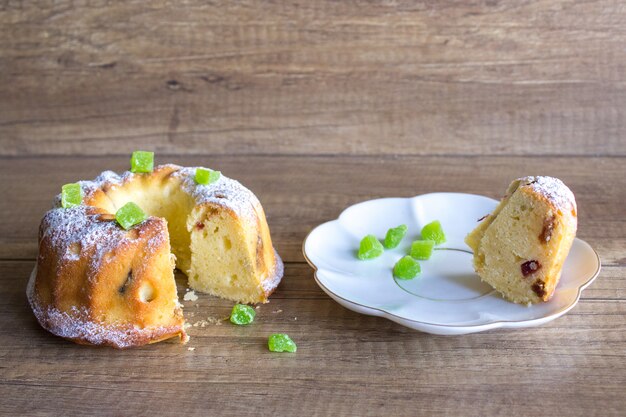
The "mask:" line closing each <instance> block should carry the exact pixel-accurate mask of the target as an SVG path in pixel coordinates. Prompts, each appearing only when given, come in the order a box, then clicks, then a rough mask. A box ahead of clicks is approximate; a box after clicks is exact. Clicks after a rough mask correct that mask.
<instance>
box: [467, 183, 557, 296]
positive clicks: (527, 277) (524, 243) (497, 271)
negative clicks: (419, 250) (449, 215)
mask: <svg viewBox="0 0 626 417" xmlns="http://www.w3.org/2000/svg"><path fill="white" fill-rule="evenodd" d="M519 185H520V183H519V182H514V183H513V184H511V186H510V188H509V190H508V191H507V196H506V197H505V198H504V199H503V200H502V201H501V202H500V204H499V205H498V206H497V208H496V209H495V211H494V212H493V213H492V214H490V215H489V216H488V217H487V218H486V219H485V220H484V221H483V222H482V223H481V224H480V225H479V226H478V227H477V228H476V229H475V230H474V231H472V232H471V233H470V234H469V235H468V236H467V238H466V240H465V241H466V243H467V244H468V245H469V246H470V247H471V248H472V250H473V251H474V267H475V269H476V271H477V272H478V274H479V275H480V277H481V279H482V280H483V281H485V282H487V283H488V284H490V285H491V286H492V287H494V288H495V289H496V290H498V291H499V292H500V293H502V294H503V295H504V296H505V297H506V298H507V299H509V300H511V301H514V302H516V303H523V304H526V303H536V302H539V301H542V300H545V299H546V298H545V295H546V294H551V293H552V290H553V288H550V286H554V285H556V283H557V281H558V275H559V274H560V270H561V266H562V265H561V264H557V262H558V260H559V259H562V258H564V256H559V255H561V254H560V253H557V252H558V251H560V250H569V246H568V245H561V239H563V236H564V233H562V225H561V224H560V222H559V220H558V217H557V216H555V213H554V212H553V210H554V208H553V206H552V205H551V204H550V203H549V202H548V201H546V200H542V199H537V198H535V197H534V196H533V195H531V193H530V192H529V191H528V190H527V189H525V187H520V186H519ZM546 227H548V228H549V230H550V233H551V237H552V238H551V239H548V240H547V241H546V240H545V239H543V241H542V240H541V238H540V237H541V236H543V235H544V234H545V230H546ZM535 269H536V270H535ZM555 275H556V276H555Z"/></svg>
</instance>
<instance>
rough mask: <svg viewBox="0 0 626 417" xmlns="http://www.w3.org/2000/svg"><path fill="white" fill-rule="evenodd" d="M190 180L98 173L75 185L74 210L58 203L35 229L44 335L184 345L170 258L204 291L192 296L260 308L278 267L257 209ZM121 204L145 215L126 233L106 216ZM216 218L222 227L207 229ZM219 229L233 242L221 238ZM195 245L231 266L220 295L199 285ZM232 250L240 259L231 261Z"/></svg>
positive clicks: (170, 169)
mask: <svg viewBox="0 0 626 417" xmlns="http://www.w3.org/2000/svg"><path fill="white" fill-rule="evenodd" d="M194 172H195V168H183V167H180V166H177V165H172V164H168V165H160V166H157V167H155V169H154V171H153V172H151V173H146V174H134V173H131V172H125V173H123V174H122V175H117V174H115V173H113V172H111V171H105V172H103V173H102V174H101V175H99V176H98V177H97V178H96V179H95V180H93V181H80V182H79V184H80V185H81V190H82V193H83V203H82V204H81V205H79V206H77V207H73V208H61V207H60V197H59V196H57V198H56V200H55V208H53V209H52V210H50V211H49V212H47V213H46V214H45V215H44V217H43V219H42V222H41V225H40V230H39V255H38V260H37V266H36V268H35V270H34V271H33V274H32V276H31V278H30V280H29V284H28V287H27V296H28V300H29V303H30V305H31V307H32V310H33V312H34V314H35V316H36V318H37V320H38V321H39V323H40V324H41V325H42V327H44V328H45V329H47V330H49V331H50V332H52V333H54V334H56V335H58V336H61V337H64V338H66V339H70V340H73V341H75V342H77V343H81V344H93V345H107V346H113V347H117V348H126V347H133V346H141V345H144V344H147V343H155V342H158V341H161V340H165V339H169V338H172V337H179V339H180V340H181V341H182V342H186V340H187V339H188V336H187V335H186V333H185V330H184V318H183V313H182V306H181V305H180V304H179V303H178V297H177V292H176V283H175V281H174V277H173V268H174V260H175V259H176V258H178V261H177V262H176V267H178V268H179V269H181V270H182V271H183V272H185V273H186V274H187V275H188V276H189V278H190V282H189V286H190V287H192V288H194V284H196V285H198V282H199V283H204V285H205V287H202V288H199V289H198V290H199V291H203V289H207V288H208V289H209V290H207V291H204V292H209V293H212V294H215V295H218V296H222V297H226V298H230V299H234V300H239V299H241V300H242V301H244V302H266V301H267V297H268V296H269V295H270V294H271V293H272V292H273V291H274V290H275V289H276V287H277V286H278V284H279V283H280V280H281V278H282V276H283V273H284V267H283V263H282V260H281V259H280V256H279V255H278V253H277V252H276V251H275V250H274V248H273V245H272V242H271V237H270V235H269V228H268V227H267V222H266V220H265V214H264V212H263V209H262V207H261V204H260V202H259V201H258V199H257V198H256V196H254V194H253V193H252V192H251V191H249V190H248V189H247V188H245V187H243V186H242V185H241V184H239V183H238V182H237V181H234V180H232V179H230V178H227V177H224V176H221V177H220V179H219V180H218V181H217V182H215V183H213V184H210V185H198V184H196V183H195V180H194ZM128 201H133V202H136V203H137V204H138V205H140V206H141V207H142V208H143V209H144V211H146V212H147V213H148V214H152V215H151V216H149V217H148V219H147V220H145V221H144V222H142V223H140V224H138V225H136V226H134V227H133V228H131V229H130V230H124V229H122V228H121V227H119V226H118V225H117V224H116V222H115V215H114V213H115V212H116V210H117V209H118V208H119V207H121V206H122V205H124V204H125V203H126V202H128ZM212 216H213V218H211V217H212ZM216 216H217V217H216ZM218 218H219V219H218ZM216 220H220V221H221V223H217V225H216V224H213V223H211V221H213V222H215V221H216ZM208 225H211V226H212V227H213V226H214V227H215V235H216V237H213V236H207V235H208V233H207V230H208ZM205 226H207V229H205ZM220 227H221V228H222V229H225V230H226V231H227V232H230V233H233V234H232V235H229V234H228V233H226V234H224V233H225V232H221V234H219V233H218V230H219V229H220ZM203 229H204V230H203ZM218 237H221V238H223V243H219V242H221V240H219V239H218ZM170 240H171V242H172V245H171V246H170ZM196 241H197V242H201V243H202V242H206V241H210V243H211V242H212V243H211V245H213V246H212V248H213V251H214V254H215V253H216V254H217V256H214V257H213V258H212V260H209V262H213V263H215V265H217V266H216V267H215V268H217V269H219V265H220V262H222V261H221V259H230V258H232V259H231V260H232V262H231V263H230V264H224V262H222V263H223V264H224V265H222V269H225V270H226V271H228V270H229V268H230V270H231V272H229V273H230V274H232V275H231V276H229V278H228V279H227V280H226V281H225V285H226V287H224V286H223V287H220V286H219V285H218V286H216V287H215V290H214V291H212V290H211V289H212V288H213V287H211V284H207V279H211V278H212V277H211V276H202V274H203V273H205V271H206V269H207V260H206V256H204V255H203V253H202V251H200V250H197V251H195V252H194V242H196ZM216 245H217V246H216ZM220 245H221V246H220ZM205 246H206V244H205ZM202 248H203V247H201V248H200V249H202ZM216 251H217V252H216ZM172 252H173V254H172ZM231 252H232V253H234V252H236V254H237V255H238V256H239V257H236V256H233V255H231V256H230V258H229V253H231ZM203 262H204V263H203ZM197 265H200V266H197ZM239 266H240V267H241V268H239V269H237V268H238V267H239ZM215 268H214V269H215ZM208 269H211V267H210V265H209V268H208ZM213 275H215V274H213ZM231 281H236V282H234V283H231V285H235V287H233V288H235V290H233V291H231V292H228V291H226V292H224V288H226V289H229V287H228V284H229V282H231ZM222 284H223V283H222ZM244 284H245V285H244ZM242 285H243V287H245V288H248V292H247V293H246V294H245V295H244V294H242V293H241V291H240V292H239V293H238V292H237V291H236V288H240V287H242ZM246 286H247V287H246ZM243 287H242V288H243Z"/></svg>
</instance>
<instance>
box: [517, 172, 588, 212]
mask: <svg viewBox="0 0 626 417" xmlns="http://www.w3.org/2000/svg"><path fill="white" fill-rule="evenodd" d="M519 181H520V182H521V183H522V184H524V185H526V186H529V187H531V188H532V189H533V191H535V192H537V193H539V194H541V195H543V196H544V197H546V198H547V199H548V200H550V201H551V202H552V204H554V205H555V206H556V207H557V208H559V209H561V210H565V211H566V210H571V209H574V210H576V199H575V198H574V193H572V191H571V190H570V189H569V188H568V187H567V186H566V185H565V184H564V183H563V181H561V180H560V179H558V178H554V177H544V176H537V177H524V178H520V179H519Z"/></svg>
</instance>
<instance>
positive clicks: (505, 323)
mask: <svg viewBox="0 0 626 417" xmlns="http://www.w3.org/2000/svg"><path fill="white" fill-rule="evenodd" d="M433 194H444V195H448V196H451V195H454V196H471V197H481V198H487V199H490V200H492V201H494V202H496V203H498V200H495V199H493V198H491V197H488V196H484V195H480V194H471V193H457V192H432V193H426V194H418V195H416V196H413V197H381V198H374V199H371V200H364V201H360V202H358V203H355V204H352V205H350V206H348V207H346V208H344V209H343V210H342V211H341V213H339V215H338V216H337V217H336V218H335V219H333V220H329V221H326V222H324V223H320V224H318V225H317V226H315V227H313V228H312V229H311V230H310V231H309V233H307V235H306V237H305V238H304V240H303V241H302V247H301V251H302V255H303V256H304V259H305V261H306V262H307V263H308V264H309V266H311V268H313V278H314V279H315V282H316V283H317V285H318V286H319V287H320V288H321V289H322V290H323V291H324V292H325V293H326V294H327V295H329V296H330V297H331V298H334V297H337V298H338V299H340V300H343V301H344V302H345V303H347V304H352V305H355V306H358V307H361V308H364V309H369V310H374V311H378V312H380V313H381V314H380V316H379V317H384V318H386V319H388V320H391V321H393V322H395V323H398V324H402V323H401V321H406V322H411V323H416V324H421V325H424V326H429V327H435V328H447V329H451V330H452V329H470V331H472V332H478V331H481V330H491V329H495V328H512V327H516V325H518V324H526V325H527V326H524V327H530V326H532V325H533V324H541V323H543V322H546V321H550V319H557V318H559V317H560V316H562V315H564V314H565V313H567V312H568V311H569V310H571V309H572V308H574V307H575V306H576V304H578V301H580V297H581V295H582V292H583V291H584V290H585V289H586V288H587V287H588V286H589V285H590V284H591V283H592V282H593V281H594V280H595V279H596V278H597V277H598V275H600V271H601V269H602V261H601V259H600V255H599V254H598V252H597V251H596V250H595V249H594V248H593V246H591V245H590V244H589V243H587V242H586V241H584V240H583V239H580V238H578V237H575V238H574V240H578V241H580V242H582V243H583V244H585V245H586V246H587V247H588V248H589V249H591V251H592V252H593V254H594V255H595V256H596V262H597V265H598V266H597V268H596V270H595V271H594V273H593V274H592V275H591V276H590V278H589V279H587V281H585V282H584V283H583V284H581V285H579V286H578V291H577V293H576V297H575V299H574V300H573V301H572V302H571V303H570V304H568V305H566V306H564V307H562V308H561V309H559V310H557V311H556V312H554V313H551V314H549V315H547V316H543V317H539V318H533V319H528V320H496V321H490V322H487V323H480V324H468V325H458V324H440V323H431V322H425V321H421V320H415V319H410V318H406V317H401V316H399V315H397V314H394V313H392V312H389V311H387V310H383V309H381V308H378V307H372V306H368V305H364V304H360V303H357V302H355V301H352V300H349V299H347V298H345V297H343V296H341V295H339V294H337V293H335V292H333V291H331V290H330V289H329V288H328V287H326V286H325V285H324V284H323V283H322V282H321V281H320V279H319V277H318V276H317V273H318V271H319V270H320V268H318V267H317V266H316V265H315V263H313V261H311V259H310V258H309V257H308V256H307V253H306V249H305V247H306V243H307V241H308V239H309V237H310V236H311V234H312V233H313V232H314V231H315V230H317V229H318V228H320V227H321V226H324V225H326V224H329V223H333V222H338V221H339V219H340V217H341V216H342V215H343V214H344V213H345V212H346V210H348V209H349V208H351V207H354V206H356V205H359V204H363V203H367V202H371V201H378V200H387V199H405V200H412V199H415V198H417V197H424V196H428V195H433ZM472 254H473V253H472ZM335 301H336V300H335ZM344 307H345V306H344ZM346 308H347V307H346ZM352 311H354V310H352ZM355 312H356V313H359V314H365V315H371V314H367V313H361V312H358V311H355ZM394 319H397V320H394ZM405 327H406V326H405ZM481 328H482V329H481Z"/></svg>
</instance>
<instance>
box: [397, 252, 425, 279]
mask: <svg viewBox="0 0 626 417" xmlns="http://www.w3.org/2000/svg"><path fill="white" fill-rule="evenodd" d="M421 271H422V269H421V268H420V264H419V262H417V261H416V260H415V259H413V258H412V257H410V256H409V255H406V256H404V257H402V258H401V259H400V260H399V261H398V262H396V264H395V265H394V267H393V276H394V277H396V278H398V279H413V278H415V277H416V276H417V274H419V273H420V272H421Z"/></svg>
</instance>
